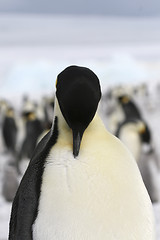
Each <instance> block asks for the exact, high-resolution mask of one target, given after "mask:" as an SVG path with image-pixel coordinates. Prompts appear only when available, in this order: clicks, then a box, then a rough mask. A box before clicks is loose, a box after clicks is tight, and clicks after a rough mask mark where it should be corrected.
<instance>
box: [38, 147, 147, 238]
mask: <svg viewBox="0 0 160 240" xmlns="http://www.w3.org/2000/svg"><path fill="white" fill-rule="evenodd" d="M52 159H54V160H52ZM93 162H94V159H93ZM108 175H109V174H108ZM111 175H113V174H111ZM111 175H110V176H109V177H107V173H106V175H104V174H103V171H99V169H98V168H97V169H96V168H95V166H92V165H90V160H88V159H87V156H86V158H81V157H79V159H74V158H73V156H72V152H71V151H70V150H66V151H62V152H60V151H56V149H55V150H52V151H51V153H50V155H49V157H48V159H47V161H46V164H45V169H44V173H43V178H42V186H41V194H40V200H39V207H38V215H37V219H36V220H35V223H34V225H33V239H34V240H44V239H45V240H52V239H53V240H64V239H65V240H72V239H73V240H75V239H76V240H97V239H101V240H106V239H110V240H114V239H117V240H124V239H126V240H141V239H145V238H143V237H142V235H141V234H140V227H139V226H138V225H139V223H137V222H138V220H137V215H136V212H137V214H139V219H140V221H142V219H141V214H140V208H138V206H137V205H136V204H135V205H134V206H135V209H134V208H133V204H132V199H133V198H134V194H135V192H133V194H132V192H130V190H129V192H130V194H129V195H127V194H126V187H125V186H124V187H123V186H122V185H121V184H123V183H121V182H120V179H119V178H118V177H117V175H116V174H115V179H116V178H117V179H116V180H115V179H114V176H112V177H111ZM114 181H116V182H114ZM125 182H126V180H125ZM118 184H119V185H118ZM124 185H125V184H124ZM127 187H128V186H127ZM119 188H120V189H119ZM129 189H131V188H129ZM126 197H127V198H128V199H127V202H126ZM130 219H132V223H133V224H134V223H136V226H132V223H131V221H130ZM133 228H134V230H133ZM136 228H137V229H136ZM138 228H139V229H138ZM126 229H127V231H126ZM135 229H136V230H135ZM132 231H137V232H136V233H134V234H135V235H134V234H133V237H130V234H131V232H132ZM146 239H147V238H146ZM148 239H150V238H148Z"/></svg>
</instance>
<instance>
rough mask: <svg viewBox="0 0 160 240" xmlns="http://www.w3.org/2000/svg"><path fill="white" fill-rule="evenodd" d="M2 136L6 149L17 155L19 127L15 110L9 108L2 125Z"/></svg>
mask: <svg viewBox="0 0 160 240" xmlns="http://www.w3.org/2000/svg"><path fill="white" fill-rule="evenodd" d="M2 134H3V139H4V143H5V146H6V149H7V150H8V151H10V152H12V153H14V154H15V152H16V142H17V125H16V121H15V114H14V110H13V108H11V107H8V108H7V110H6V113H5V116H4V120H3V125H2Z"/></svg>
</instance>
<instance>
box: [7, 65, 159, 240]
mask: <svg viewBox="0 0 160 240" xmlns="http://www.w3.org/2000/svg"><path fill="white" fill-rule="evenodd" d="M100 98H101V90H100V84H99V80H98V78H97V76H96V75H95V74H94V73H93V72H92V71H91V70H89V69H88V68H84V67H78V66H70V67H68V68H66V69H65V70H64V71H62V72H61V73H60V74H59V75H58V77H57V84H56V96H55V108H54V117H53V124H52V128H51V130H50V131H49V132H48V134H47V135H46V136H45V137H44V138H43V139H42V141H41V142H40V143H39V144H38V146H37V148H36V150H35V151H34V154H33V157H32V159H31V161H30V163H29V166H28V168H27V170H26V172H25V174H24V177H23V179H22V181H21V183H20V186H19V189H18V191H17V194H16V196H15V199H14V202H13V206H12V212H11V219H10V231H9V240H22V239H25V240H31V239H34V240H44V239H45V240H52V239H54V240H64V239H65V240H71V239H74V240H75V239H76V240H97V239H101V240H106V239H108V240H124V239H125V240H142V239H143V240H145V239H146V240H154V239H155V236H154V220H153V213H152V205H151V201H150V198H149V196H148V193H147V191H146V188H145V186H144V184H143V181H142V178H141V175H140V173H139V170H138V167H137V165H136V162H135V160H134V159H133V157H132V155H131V154H130V152H129V151H128V150H127V149H126V147H125V146H124V145H123V144H122V143H121V142H120V141H119V140H118V139H117V138H116V137H114V136H113V135H112V134H110V133H109V132H108V131H107V130H106V129H105V127H104V125H103V123H102V121H101V119H100V118H99V116H98V114H97V113H96V111H97V107H98V104H99V101H100Z"/></svg>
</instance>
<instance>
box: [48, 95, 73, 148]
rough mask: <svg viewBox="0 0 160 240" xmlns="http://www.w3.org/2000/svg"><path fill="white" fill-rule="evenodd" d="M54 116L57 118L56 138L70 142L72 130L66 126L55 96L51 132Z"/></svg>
mask: <svg viewBox="0 0 160 240" xmlns="http://www.w3.org/2000/svg"><path fill="white" fill-rule="evenodd" d="M55 118H57V119H58V132H59V137H58V140H63V141H65V142H68V141H69V143H70V144H71V143H72V130H71V129H70V127H69V126H68V124H67V122H66V120H65V119H64V117H63V115H62V113H61V110H60V107H59V103H58V100H57V97H56V96H55V105H54V114H53V124H52V129H51V130H52V132H53V129H54V122H55Z"/></svg>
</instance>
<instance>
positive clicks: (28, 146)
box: [19, 111, 43, 160]
mask: <svg viewBox="0 0 160 240" xmlns="http://www.w3.org/2000/svg"><path fill="white" fill-rule="evenodd" d="M25 119H26V126H25V128H26V130H25V137H24V141H23V143H22V147H21V150H20V156H19V159H20V160H21V159H22V158H23V157H27V158H31V156H32V154H33V151H34V149H35V147H36V144H37V139H38V137H39V136H40V134H41V133H42V131H43V126H42V122H41V121H40V120H39V119H38V118H37V116H36V113H35V111H31V112H27V113H25Z"/></svg>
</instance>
